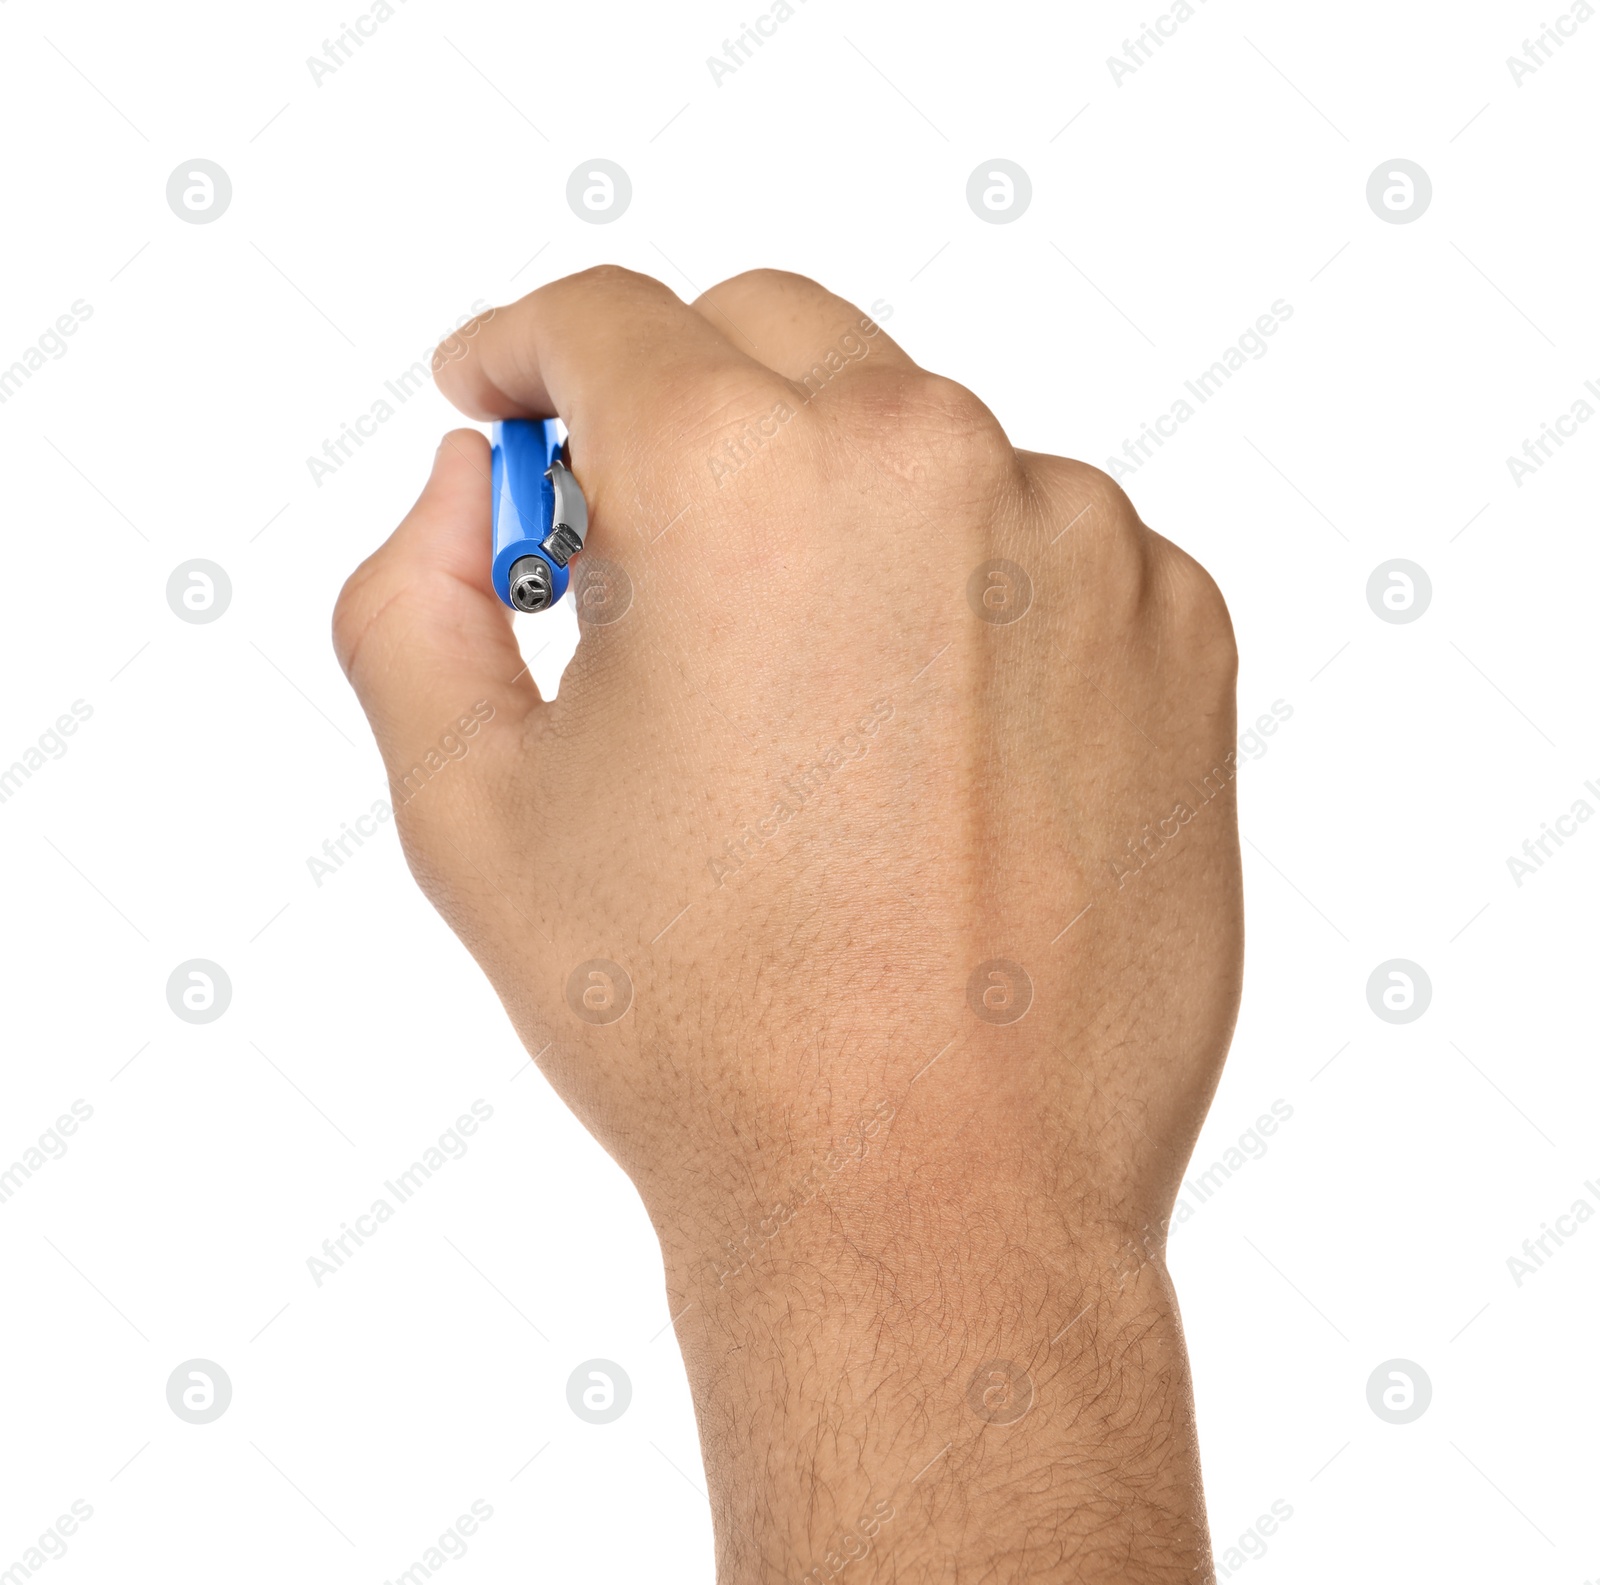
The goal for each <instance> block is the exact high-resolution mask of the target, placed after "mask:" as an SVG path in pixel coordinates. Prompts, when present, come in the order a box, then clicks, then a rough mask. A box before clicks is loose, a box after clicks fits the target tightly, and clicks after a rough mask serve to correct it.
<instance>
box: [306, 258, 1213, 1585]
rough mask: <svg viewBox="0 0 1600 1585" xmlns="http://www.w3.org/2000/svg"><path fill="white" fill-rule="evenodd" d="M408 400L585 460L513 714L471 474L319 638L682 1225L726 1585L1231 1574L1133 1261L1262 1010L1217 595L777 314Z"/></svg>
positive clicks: (1152, 1239) (588, 349)
mask: <svg viewBox="0 0 1600 1585" xmlns="http://www.w3.org/2000/svg"><path fill="white" fill-rule="evenodd" d="M438 380H439V384H440V386H441V388H442V389H443V390H444V391H445V393H446V395H448V396H449V397H450V398H451V400H452V401H454V402H455V403H456V405H457V406H459V407H460V408H461V409H462V410H463V411H464V412H466V413H467V414H469V415H470V416H471V417H473V418H476V419H487V418H498V417H512V416H529V417H537V416H548V415H550V414H552V413H559V414H560V415H561V416H562V417H563V418H564V419H565V420H566V422H567V424H568V427H569V429H570V433H571V455H572V463H573V471H574V473H575V474H576V476H577V478H578V481H579V483H580V484H581V485H582V488H583V490H584V492H585V494H586V496H587V498H588V502H589V509H590V522H591V531H590V537H589V541H588V549H587V550H586V551H585V552H584V554H583V555H582V556H580V557H579V558H577V560H576V561H575V562H574V564H573V565H574V587H575V589H576V591H577V597H578V599H579V615H580V620H582V621H583V623H584V630H583V638H582V642H581V643H580V645H579V648H578V651H577V655H576V658H575V659H574V661H573V663H572V665H571V667H570V668H569V670H568V671H567V673H566V676H565V678H564V679H563V682H562V686H561V691H560V696H559V698H558V699H556V700H554V701H552V702H548V703H547V702H544V701H542V700H541V699H540V698H539V695H538V692H537V690H536V689H535V687H534V685H533V683H532V682H531V680H530V679H529V678H528V675H527V672H526V669H525V667H524V666H523V663H522V660H521V658H520V656H519V654H518V650H517V645H516V642H515V640H514V639H513V636H512V630H511V622H510V613H509V612H508V611H506V610H505V609H504V608H503V607H502V606H501V605H500V604H499V603H498V601H497V600H496V599H495V597H494V594H493V592H492V591H491V588H490V585H489V577H488V572H489V556H488V540H489V512H490V507H489V449H488V446H487V444H486V443H485V441H484V439H483V437H482V436H481V434H479V433H477V432H476V431H473V430H460V431H456V432H454V433H452V434H450V435H448V436H447V437H446V438H445V441H444V443H443V445H442V446H441V448H440V450H439V453H438V456H437V457H436V459H435V462H434V468H433V475H432V477H431V478H430V480H429V481H428V484H427V486H426V488H425V489H424V491H423V493H422V496H421V498H420V499H419V501H418V502H417V504H416V506H415V507H414V508H413V509H412V511H411V513H410V515H409V516H408V517H407V518H406V520H405V522H404V523H402V524H401V525H400V527H399V529H397V530H396V532H395V534H394V536H393V537H392V538H391V539H390V540H389V542H388V543H387V544H386V545H385V546H384V547H383V548H382V549H381V550H379V551H378V552H377V553H376V554H375V555H374V556H372V557H371V558H370V559H369V560H368V561H367V562H365V563H364V564H363V565H362V566H361V567H360V568H359V569H358V570H357V572H356V573H355V574H354V575H353V577H352V578H351V579H350V581H349V583H348V585H347V586H346V588H345V591H344V593H343V595H342V596H341V598H340V601H339V607H338V610H337V612H336V615H335V620H334V631H335V641H336V644H337V647H338V652H339V656H340V659H341V662H342V663H343V665H344V667H345V670H346V671H347V673H348V674H349V676H350V679H351V681H352V683H353V684H354V686H355V688H356V690H357V692H358V693H359V694H360V696H361V701H362V704H363V705H364V707H365V709H366V712H367V715H368V717H369V719H370V721H371V723H372V727H373V730H374V732H375V733H376V735H377V738H378V742H379V745H380V747H381V749H382V751H383V755H384V758H385V761H386V764H387V766H388V771H389V777H390V782H391V786H392V788H393V795H394V802H395V805H396V813H397V817H398V823H399V829H400V834H401V837H402V839H403V842H404V844H405V850H406V855H407V858H408V860H409V862H410V864H411V868H412V870H413V872H414V873H415V875H416V877H417V879H418V881H419V882H420V883H421V885H422V886H423V888H424V890H425V891H426V892H427V893H428V895H429V896H430V897H431V898H432V900H433V901H434V903H435V904H436V906H437V907H438V908H439V910H440V911H441V913H443V915H444V916H445V918H446V919H447V920H448V921H449V922H450V924H451V925H452V926H453V927H454V928H455V929H456V931H457V932H458V933H459V934H460V936H461V938H462V940H463V941H464V942H465V943H466V945H467V946H468V948H469V949H470V950H471V951H472V952H473V954H474V955H475V956H476V957H477V959H478V961H479V962H480V963H481V964H482V965H483V967H484V969H485V971H486V972H487V974H488V975H489V977H490V979H491V980H492V981H493V983H494V986H495V988H496V990H497V991H498V992H499V994H500V997H501V999H502V1001H503V1002H504V1004H505V1006H506V1008H507V1010H508V1011H509V1013H510V1014H511V1017H512V1019H513V1020H514V1021H515V1023H516V1026H517V1029H518V1031H519V1032H520V1034H521V1036H522V1039H523V1041H524V1042H525V1043H526V1045H527V1047H528V1050H529V1051H530V1052H531V1053H533V1054H534V1055H535V1058H536V1060H537V1061H538V1063H539V1065H540V1067H541V1068H542V1069H543V1070H544V1072H545V1074H546V1075H547V1076H548V1077H549V1079H550V1081H551V1083H552V1084H553V1085H554V1086H555V1088H556V1089H557V1090H558V1091H559V1093H560V1094H561V1095H562V1096H563V1097H564V1098H565V1099H566V1101H567V1102H568V1104H569V1105H570V1106H571V1107H572V1108H573V1109H574V1111H575V1112H576V1113H577V1114H578V1115H579V1117H580V1118H582V1120H583V1121H584V1122H585V1123H586V1124H587V1126H588V1127H589V1128H590V1129H591V1130H592V1131H593V1132H594V1134H595V1135H596V1137H597V1138H598V1139H599V1140H600V1142H601V1143H602V1144H603V1145H604V1146H605V1148H606V1149H607V1150H609V1151H610V1152H611V1153H612V1155H613V1156H614V1157H615V1158H616V1159H617V1161H618V1162H620V1163H621V1165H622V1166H623V1168H624V1169H625V1170H626V1171H627V1172H628V1173H629V1174H630V1176H631V1177H632V1178H633V1181H634V1182H635V1184H637V1186H638V1189H639V1192H640V1194H641V1196H642V1197H643V1200H644V1204H645V1206H646V1208H647V1209H648V1211H649V1214H650V1216H651V1218H652V1220H653V1222H654V1224H655V1226H656V1228H657V1230H658V1232H659V1234H660V1237H661V1241H662V1248H663V1252H664V1257H665V1264H666V1272H667V1282H668V1287H669V1290H670V1299H671V1303H672V1311H673V1314H674V1315H676V1316H678V1335H679V1338H680V1341H681V1343H682V1345H683V1349H684V1354H685V1358H686V1361H687V1364H688V1369H689V1375H690V1381H691V1384H692V1386H693V1389H694V1394H695V1402H696V1408H697V1412H698V1415H699V1422H700V1431H701V1438H702V1444H703V1450H704V1456H705V1464H706V1471H707V1476H708V1479H709V1481H710V1490H711V1497H712V1504H713V1511H714V1519H715V1524H716V1532H717V1551H718V1561H719V1578H720V1579H721V1580H722V1581H723V1585H747V1582H748V1585H766V1582H769V1581H771V1582H775V1581H780V1580H800V1579H802V1578H804V1579H807V1580H815V1581H822V1580H826V1579H829V1578H831V1577H833V1575H835V1574H836V1573H837V1572H838V1571H839V1570H840V1569H842V1568H844V1567H845V1566H846V1565H850V1567H851V1577H852V1579H855V1580H859V1581H866V1580H868V1579H871V1578H878V1579H883V1580H889V1579H894V1580H903V1581H913V1580H914V1581H918V1582H925V1581H926V1582H932V1581H967V1580H972V1581H977V1580H985V1581H998V1580H1013V1579H1016V1580H1021V1579H1028V1580H1063V1581H1065V1580H1074V1581H1102V1580H1103V1581H1112V1580H1115V1581H1119V1582H1125V1581H1169V1580H1170V1581H1178V1580H1184V1581H1194V1580H1196V1579H1201V1578H1208V1577H1209V1573H1208V1569H1209V1557H1208V1551H1207V1546H1206V1541H1205V1524H1204V1513H1203V1506H1202V1501H1201V1495H1200V1485H1199V1467H1198V1460H1197V1456H1196V1444H1195V1433H1194V1426H1193V1421H1192V1408H1191V1401H1190V1390H1189V1382H1188V1373H1187V1366H1186V1362H1185V1359H1184V1353H1183V1346H1182V1340H1181V1334H1180V1330H1179V1324H1178V1319H1177V1310H1176V1304H1175V1300H1174V1298H1173V1295H1172V1291H1171V1288H1170V1284H1169V1283H1168V1281H1167V1278H1166V1274H1165V1268H1164V1266H1163V1264H1162V1253H1163V1245H1164V1240H1165V1229H1166V1219H1167V1217H1168V1216H1169V1214H1170V1212H1171V1209H1172V1205H1173V1201H1174V1197H1175V1194H1176V1191H1177V1188H1178V1184H1179V1180H1180V1177H1181V1174H1182V1171H1183V1168H1184V1164H1185V1163H1186V1161H1187V1159H1188V1156H1189V1153H1190V1150H1191V1149H1192V1147H1193V1144H1194V1140H1195V1136H1196V1134H1197V1132H1198V1130H1199V1127H1200V1123H1201V1120H1202V1118H1203V1116H1204V1113H1205V1110H1206V1106H1207V1104H1208V1103H1209V1100H1210V1097H1211V1094H1212V1091H1213V1089H1214V1087H1215V1085H1216V1081H1217V1077H1218V1073H1219V1071H1220V1068H1221V1064H1222V1061H1223V1057H1224V1055H1225V1053H1226V1050H1227V1045H1228V1040H1229V1036H1230V1033H1231V1029H1232V1025H1233V1019H1234V1014H1235V1011H1236V1007H1237V1002H1238V990H1239V977H1240V954H1241V908H1240V877H1239V857H1238V841H1237V834H1236V828H1235V814H1234V796H1233V794H1234V789H1233V777H1234V754H1233V743H1234V707H1233V686H1234V673H1235V655H1234V647H1233V639H1232V634H1231V630H1230V627H1229V622H1228V617H1227V612H1226V610H1225V608H1224V606H1223V603H1222V600H1221V597H1220V596H1219V595H1218V593H1217V590H1216V588H1215V586H1214V585H1213V584H1212V582H1211V580H1210V579H1209V578H1208V577H1207V575H1206V574H1205V572H1204V571H1203V570H1202V569H1201V568H1200V567H1199V566H1198V565H1197V564H1196V563H1195V562H1194V561H1192V560H1191V559H1190V558H1189V557H1188V556H1186V555H1185V554H1184V553H1183V552H1182V551H1180V550H1178V549H1177V548H1176V547H1174V546H1173V545H1171V544H1169V543H1168V542H1167V541H1166V540H1164V539H1162V538H1160V537H1159V536H1158V535H1156V534H1154V533H1152V532H1151V531H1150V530H1149V529H1147V528H1146V527H1145V526H1144V525H1143V524H1142V523H1141V522H1140V521H1139V519H1138V517H1137V516H1136V515H1135V513H1134V511H1133V508H1132V507H1131V505H1130V504H1129V503H1128V501H1127V499H1126V498H1125V497H1124V495H1123V494H1122V492H1121V491H1120V490H1119V489H1118V488H1117V486H1116V485H1115V484H1113V483H1112V482H1111V481H1110V480H1109V479H1107V478H1106V477H1105V476H1104V475H1103V474H1101V473H1099V472H1097V471H1096V470H1095V469H1093V468H1090V467H1086V466H1084V465H1083V464H1081V463H1075V462H1069V461H1065V460H1062V459H1060V458H1057V457H1050V456H1043V455H1039V454H1035V453H1029V452H1019V451H1017V450H1015V449H1013V447H1012V446H1011V445H1010V443H1009V442H1008V441H1007V439H1006V436H1005V434H1004V433H1003V431H1002V430H1001V427H1000V425H999V423H998V422H997V421H996V419H995V417H994V415H993V414H992V413H991V412H990V411H989V410H988V409H987V408H986V407H985V406H984V405H983V404H982V403H981V402H980V401H979V400H978V399H977V398H976V397H975V396H973V395H972V394H971V393H970V392H969V391H967V390H965V389H963V388H962V387H961V386H959V385H956V384H954V383H952V382H951V381H949V380H946V379H941V378H939V377H938V376H936V375H933V374H930V373H927V372H926V371H924V370H923V369H920V368H919V367H918V366H917V365H916V364H915V363H913V362H912V361H911V359H910V358H909V357H908V356H907V355H906V353H905V352H903V351H902V350H901V349H900V348H899V347H898V346H897V345H896V344H895V343H894V342H893V341H892V340H891V339H890V337H889V335H888V333H887V332H886V331H885V330H883V329H881V328H879V326H878V325H877V324H876V323H875V322H874V321H873V320H872V319H871V318H870V317H869V316H868V315H867V314H866V313H864V312H863V311H862V310H861V309H859V308H856V307H854V306H852V305H851V304H849V303H847V302H844V301H843V300H841V299H839V298H837V297H834V296H832V295H830V294H829V293H828V292H826V291H825V290H823V289H822V288H821V287H819V286H817V285H816V284H814V283H813V282H811V281H808V280H805V279H803V278H801V277H799V276H793V275H785V274H781V273H778V272H773V271H764V270H763V271H755V272H752V273H750V274H747V275H741V276H737V277H735V278H734V279H733V280H730V281H727V282H725V283H724V284H723V285H721V286H719V287H716V288H715V289H714V290H712V291H711V292H708V293H707V294H706V295H705V296H704V297H703V298H701V299H700V300H699V301H698V302H696V303H695V304H693V305H692V306H686V305H685V304H684V303H682V302H681V301H680V300H679V299H678V298H677V297H676V296H675V295H674V294H673V293H672V292H671V291H669V290H668V289H667V288H666V287H664V286H662V285H661V284H659V283H658V282H656V281H654V280H651V279H649V278H648V277H645V276H640V275H634V274H632V273H630V272H627V271H624V270H620V269H613V268H602V269H596V270H591V271H588V272H586V273H584V274H582V275H578V276H573V277H571V278H569V279H566V280H563V281H558V282H556V283H555V284H553V285H550V286H546V287H544V288H542V289H540V290H539V291H537V292H535V293H533V294H532V295H531V296H529V297H527V298H524V299H523V300H522V301H521V302H519V303H517V304H515V305H513V306H512V307H509V308H504V309H500V310H498V311H497V312H495V313H494V314H493V315H492V317H490V318H488V319H487V321H480V322H478V323H476V324H474V325H470V326H468V327H467V328H466V330H465V331H463V332H462V333H461V334H460V336H459V337H457V338H452V343H451V344H450V347H449V353H448V355H447V356H445V357H443V358H441V359H440V360H438Z"/></svg>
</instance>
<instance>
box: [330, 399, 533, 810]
mask: <svg viewBox="0 0 1600 1585" xmlns="http://www.w3.org/2000/svg"><path fill="white" fill-rule="evenodd" d="M489 478H490V472H489V443H488V441H487V440H485V439H484V437H483V436H482V435H481V434H479V433H478V431H477V430H475V429H457V430H453V431H452V432H451V433H450V434H448V435H446V436H445V437H444V440H443V441H442V442H441V443H440V445H439V450H438V452H437V454H436V455H435V457H434V459H433V472H432V473H431V474H430V476H429V478H428V482H427V484H426V485H424V486H423V490H422V494H421V495H420V496H419V497H418V498H417V503H416V505H415V506H413V507H412V508H411V510H410V512H408V513H407V514H406V517H405V520H404V521H403V522H402V523H401V524H400V526H399V527H398V528H397V529H396V530H395V531H394V533H393V534H391V535H390V536H389V539H388V540H387V541H386V542H385V543H384V544H383V545H382V546H380V547H379V548H378V549H377V550H376V551H375V552H374V553H373V554H372V555H371V556H369V557H368V558H367V559H366V560H365V561H364V562H362V564H361V565H360V566H359V567H358V568H356V570H355V571H354V572H353V573H352V574H351V575H350V578H349V580H348V581H347V582H346V584H345V586H344V588H343V589H342V590H341V591H340V594H339V600H338V604H337V605H336V606H335V608H334V613H333V647H334V651H335V653H336V654H337V655H338V657H339V664H340V665H341V666H342V667H343V668H344V672H345V675H346V676H347V677H348V678H349V679H350V683H351V685H352V686H353V687H354V689H355V691H356V696H357V698H358V699H360V701H361V707H362V709H363V710H365V711H366V713H367V720H368V722H369V723H370V724H371V726H372V730H373V734H374V736H375V737H376V738H377V740H378V748H379V749H380V751H381V752H382V754H383V757H384V761H385V763H386V765H387V766H388V770H389V778H390V782H391V785H392V786H393V787H394V789H395V792H396V794H397V796H398V797H400V798H405V797H408V796H414V795H415V793H416V791H417V790H418V787H419V786H420V785H421V784H423V783H425V782H426V781H427V780H428V779H430V777H431V776H432V775H435V774H438V772H439V771H441V770H443V769H444V767H445V766H446V765H447V764H448V763H449V761H451V760H454V759H461V758H466V757H468V754H469V750H470V747H471V742H470V740H471V739H472V738H474V737H476V736H477V735H478V734H479V732H480V731H481V729H482V727H483V725H484V723H485V722H488V721H491V720H492V721H494V722H495V723H496V726H500V725H502V724H503V725H507V726H511V725H519V724H520V723H521V722H522V721H523V720H524V719H525V718H526V716H527V714H528V712H529V711H530V710H533V709H535V708H537V707H538V705H539V703H540V700H539V691H538V689H537V688H536V687H535V685H534V683H533V680H532V678H530V677H529V676H528V673H527V668H526V667H525V666H524V665H523V663H522V657H521V655H520V653H519V652H518V649H517V642H516V639H515V637H514V636H513V634H512V630H511V612H510V611H509V610H508V609H507V608H506V607H505V606H503V605H502V604H501V603H500V601H499V600H498V599H497V598H496V596H495V594H494V591H493V589H492V587H491V586H490V582H489V542H490V524H489V514H490V507H489ZM414 773H415V774H414ZM452 780H454V778H452ZM402 784H404V785H403V786H402ZM414 784H415V785H414Z"/></svg>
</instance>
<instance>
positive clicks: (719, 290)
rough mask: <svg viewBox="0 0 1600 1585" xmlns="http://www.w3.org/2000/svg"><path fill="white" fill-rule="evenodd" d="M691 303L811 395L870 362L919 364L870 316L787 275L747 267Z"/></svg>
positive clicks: (907, 366)
mask: <svg viewBox="0 0 1600 1585" xmlns="http://www.w3.org/2000/svg"><path fill="white" fill-rule="evenodd" d="M693 306H694V308H695V310H696V312H698V313H700V314H701V315H702V316H704V318H705V319H706V320H707V322H708V323H710V324H712V325H715V326H716V327H717V329H719V330H720V331H721V332H722V334H723V335H724V336H726V337H727V339H728V340H729V341H731V342H732V343H733V344H734V345H735V346H736V347H738V348H740V349H741V350H742V351H744V352H747V353H748V354H749V355H750V356H751V357H752V358H758V359H760V361H761V362H763V363H765V364H766V365H767V367H768V368H770V369H772V370H774V371H775V372H776V373H778V374H781V375H783V377H784V378H785V379H787V380H792V381H793V382H795V383H796V384H798V385H804V386H805V388H806V390H807V391H808V392H810V393H812V394H815V393H816V392H818V391H820V390H821V389H822V387H823V386H825V385H826V384H828V383H829V381H831V380H832V379H834V378H835V377H837V376H838V375H840V374H843V373H847V372H849V371H850V370H852V369H855V368H858V367H864V366H867V365H869V364H870V365H871V366H873V367H886V366H892V367H894V368H897V369H901V370H913V369H915V368H916V367H917V365H916V364H915V363H914V362H913V361H912V360H911V358H910V357H909V356H908V355H907V354H906V352H905V351H904V349H903V348H901V347H900V346H899V345H898V344H897V343H896V342H895V341H894V339H893V338H892V337H891V336H890V335H889V334H888V333H887V332H886V331H885V330H883V329H882V328H881V327H880V326H879V324H878V322H877V320H876V319H874V318H873V316H872V315H871V314H869V313H867V312H865V311H864V310H862V309H860V308H858V307H857V306H856V305H855V304H854V303H852V302H849V301H847V300H846V299H845V298H843V297H836V296H835V295H834V294H833V293H832V292H830V291H829V290H828V289H827V288H826V287H825V286H820V285H818V284H817V282H815V281H813V280H811V279H810V278H809V277H807V276H804V275H792V274H790V273H789V272H788V271H787V270H746V271H745V272H744V274H742V275H735V276H733V277H731V278H730V279H729V280H726V281H723V282H722V283H721V284H720V285H717V286H713V287H712V288H711V290H710V291H708V292H705V293H703V294H702V295H701V296H699V297H698V298H696V299H695V301H694V304H693ZM883 306H885V307H886V306H887V305H883ZM881 311H882V309H881V308H880V312H881Z"/></svg>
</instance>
